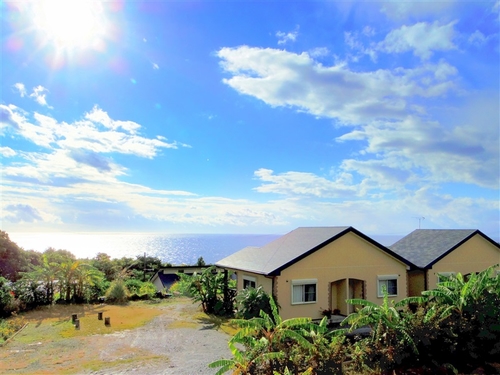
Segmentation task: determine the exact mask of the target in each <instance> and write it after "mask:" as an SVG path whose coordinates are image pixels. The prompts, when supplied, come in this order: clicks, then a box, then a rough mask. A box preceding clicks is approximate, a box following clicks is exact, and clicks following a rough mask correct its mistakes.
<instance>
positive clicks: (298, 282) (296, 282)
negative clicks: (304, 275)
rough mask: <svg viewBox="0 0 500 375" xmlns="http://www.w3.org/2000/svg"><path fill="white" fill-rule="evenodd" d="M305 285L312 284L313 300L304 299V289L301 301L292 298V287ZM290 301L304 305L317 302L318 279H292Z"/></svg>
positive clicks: (293, 303)
mask: <svg viewBox="0 0 500 375" xmlns="http://www.w3.org/2000/svg"><path fill="white" fill-rule="evenodd" d="M306 285H314V301H305V296H306V293H307V291H305V290H303V291H302V296H301V297H302V298H301V301H295V299H294V289H295V288H294V287H297V286H303V287H305V286H306ZM290 301H291V302H292V305H306V304H312V303H317V302H318V279H297V280H292V283H291V299H290Z"/></svg>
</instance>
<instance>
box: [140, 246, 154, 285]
mask: <svg viewBox="0 0 500 375" xmlns="http://www.w3.org/2000/svg"><path fill="white" fill-rule="evenodd" d="M142 263H143V265H142V269H143V272H144V275H143V277H142V281H146V272H152V271H154V269H153V268H146V252H144V262H142Z"/></svg>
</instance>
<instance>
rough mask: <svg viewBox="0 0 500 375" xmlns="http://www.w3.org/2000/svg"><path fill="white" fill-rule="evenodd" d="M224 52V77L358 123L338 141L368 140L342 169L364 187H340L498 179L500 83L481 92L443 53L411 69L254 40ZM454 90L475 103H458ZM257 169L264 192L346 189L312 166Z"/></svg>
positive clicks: (246, 90) (362, 191)
mask: <svg viewBox="0 0 500 375" xmlns="http://www.w3.org/2000/svg"><path fill="white" fill-rule="evenodd" d="M451 25H452V23H451V24H448V25H447V26H448V27H451ZM431 45H433V44H432V43H430V44H428V45H427V47H429V49H428V51H430V50H431V48H430V46H431ZM450 46H451V45H450ZM427 47H426V48H427ZM422 53H423V52H422ZM424 55H425V54H424ZM219 57H220V58H221V60H222V62H221V64H222V66H223V67H224V69H225V71H226V72H228V73H229V74H230V75H231V77H230V78H226V79H224V83H226V84H227V85H229V86H231V87H233V88H234V89H235V90H236V91H238V92H239V93H242V94H246V95H251V96H253V97H255V98H258V99H260V100H262V101H264V102H265V103H267V104H269V105H271V106H287V107H292V108H297V109H298V110H300V111H305V112H308V113H310V114H312V115H315V116H321V117H326V118H333V119H336V120H337V121H338V123H341V124H343V125H344V126H347V127H351V129H350V130H349V131H347V132H346V133H345V134H344V135H342V136H340V137H338V138H337V141H339V142H343V141H357V142H362V144H363V145H366V147H364V148H362V149H361V150H360V152H359V155H358V156H359V158H358V160H354V159H345V160H344V161H343V162H342V163H341V164H340V167H339V172H338V173H344V174H345V175H349V176H353V178H355V179H356V182H357V183H358V184H359V188H357V189H353V188H352V185H351V184H350V183H349V184H345V185H341V189H340V190H342V189H344V188H345V189H346V191H351V192H352V191H355V192H356V194H358V195H360V196H365V195H368V194H370V195H373V194H377V193H380V194H387V193H388V192H399V191H405V190H406V189H407V188H409V189H410V190H411V189H413V188H414V187H415V186H418V187H423V186H426V185H428V184H430V185H431V186H436V185H437V184H439V183H446V182H450V183H464V184H472V185H476V186H480V187H484V188H487V189H498V186H499V176H498V170H499V159H500V157H499V156H500V153H499V145H498V139H499V135H498V123H500V119H499V112H498V93H493V94H492V93H489V94H487V95H480V96H479V97H477V98H475V96H477V95H478V94H467V93H466V92H464V91H461V90H459V88H458V86H457V84H456V83H455V80H456V79H457V77H458V70H457V69H456V68H455V67H454V66H452V65H450V64H449V63H448V62H446V61H444V60H443V59H440V60H439V61H438V62H437V63H429V62H426V61H424V62H421V63H420V65H417V66H416V67H414V68H412V69H403V68H393V69H391V70H389V69H385V70H384V69H378V70H373V71H352V70H350V69H349V67H348V66H347V64H337V65H335V66H332V67H326V66H323V65H321V64H319V63H317V62H315V61H314V60H313V59H312V57H311V56H310V55H309V54H307V53H302V54H300V55H298V54H294V53H290V52H287V51H280V50H275V49H261V48H251V47H247V46H243V47H238V48H223V49H221V50H220V51H219ZM454 92H457V93H459V94H460V95H461V96H462V98H464V102H465V103H468V104H465V105H464V104H463V102H462V103H461V104H451V103H454V101H448V98H447V96H448V95H449V94H450V93H454ZM465 97H467V99H465ZM428 99H436V100H435V101H432V102H431V101H430V100H428ZM438 103H441V104H438ZM444 103H446V104H444ZM472 103H473V104H472ZM433 118H439V119H440V120H439V121H437V120H434V119H433ZM256 176H257V177H259V178H260V179H261V180H262V181H264V182H265V183H264V184H263V185H261V186H259V187H258V188H257V189H256V190H257V191H259V192H272V193H279V194H285V195H287V194H288V195H290V196H292V195H294V194H301V195H310V196H317V197H320V196H321V197H334V196H336V194H337V193H336V189H337V188H338V185H337V184H336V182H337V181H335V180H332V181H330V180H327V179H325V178H319V177H318V176H315V175H311V174H308V173H299V172H284V173H281V174H279V175H275V174H274V173H272V171H269V170H266V169H263V170H259V171H258V172H257V173H256ZM351 189H352V190H351Z"/></svg>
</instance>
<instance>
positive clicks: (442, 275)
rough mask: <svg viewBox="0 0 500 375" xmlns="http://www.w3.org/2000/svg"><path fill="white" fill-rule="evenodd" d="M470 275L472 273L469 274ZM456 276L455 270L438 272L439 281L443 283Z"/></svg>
mask: <svg viewBox="0 0 500 375" xmlns="http://www.w3.org/2000/svg"><path fill="white" fill-rule="evenodd" d="M469 275H470V274H469ZM453 276H455V272H439V273H438V274H437V282H438V284H439V283H442V282H445V281H447V280H448V279H449V278H450V277H453Z"/></svg>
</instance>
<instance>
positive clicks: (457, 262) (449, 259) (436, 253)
mask: <svg viewBox="0 0 500 375" xmlns="http://www.w3.org/2000/svg"><path fill="white" fill-rule="evenodd" d="M389 249H391V250H392V251H393V252H394V253H396V254H398V255H399V256H401V257H403V258H405V259H407V260H408V261H409V262H411V263H412V264H413V266H412V267H411V269H410V270H409V271H408V295H409V296H419V295H420V294H421V292H422V291H424V290H428V289H433V288H435V287H436V284H437V283H438V282H439V281H440V279H442V278H443V277H448V276H450V275H454V274H456V273H458V272H460V273H461V274H462V275H467V274H470V273H472V272H480V271H483V270H485V269H486V268H488V267H491V266H493V265H495V264H499V263H500V245H499V244H498V243H497V242H495V241H493V240H492V239H491V238H489V237H488V236H486V235H485V234H483V233H482V232H480V231H479V230H475V229H417V230H415V231H413V232H412V233H410V234H409V235H407V236H406V237H403V238H402V239H401V240H399V241H398V242H396V243H395V244H393V245H391V246H389Z"/></svg>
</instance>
